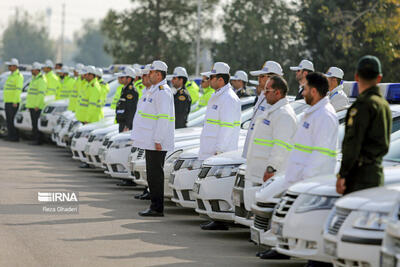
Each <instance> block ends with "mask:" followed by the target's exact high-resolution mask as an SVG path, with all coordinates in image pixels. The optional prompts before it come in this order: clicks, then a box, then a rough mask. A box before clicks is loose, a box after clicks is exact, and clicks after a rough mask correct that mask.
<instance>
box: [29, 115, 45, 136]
mask: <svg viewBox="0 0 400 267" xmlns="http://www.w3.org/2000/svg"><path fill="white" fill-rule="evenodd" d="M41 112H42V110H41V109H38V110H37V111H36V110H35V109H34V108H30V109H29V113H30V114H31V121H32V137H33V140H35V141H37V142H38V143H40V142H41V141H42V134H41V133H40V132H39V129H38V121H39V117H40V113H41Z"/></svg>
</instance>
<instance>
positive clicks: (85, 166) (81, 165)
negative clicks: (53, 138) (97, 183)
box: [79, 162, 90, 169]
mask: <svg viewBox="0 0 400 267" xmlns="http://www.w3.org/2000/svg"><path fill="white" fill-rule="evenodd" d="M79 168H82V169H88V168H90V166H89V164H87V163H85V162H82V163H81V164H80V165H79Z"/></svg>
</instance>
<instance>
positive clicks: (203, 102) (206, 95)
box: [199, 75, 215, 108]
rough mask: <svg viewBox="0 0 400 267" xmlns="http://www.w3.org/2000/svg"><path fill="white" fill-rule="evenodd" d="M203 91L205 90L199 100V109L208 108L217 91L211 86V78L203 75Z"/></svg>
mask: <svg viewBox="0 0 400 267" xmlns="http://www.w3.org/2000/svg"><path fill="white" fill-rule="evenodd" d="M201 89H202V90H203V95H202V96H201V97H200V100H199V108H201V107H206V106H207V103H208V100H210V98H211V96H212V94H213V93H214V92H215V90H214V89H213V88H212V87H211V86H210V78H209V77H207V76H205V75H203V76H202V79H201Z"/></svg>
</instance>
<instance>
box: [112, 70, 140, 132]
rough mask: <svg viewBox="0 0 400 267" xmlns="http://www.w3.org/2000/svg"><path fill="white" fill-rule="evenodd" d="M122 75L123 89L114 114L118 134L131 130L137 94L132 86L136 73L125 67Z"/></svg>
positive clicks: (137, 98)
mask: <svg viewBox="0 0 400 267" xmlns="http://www.w3.org/2000/svg"><path fill="white" fill-rule="evenodd" d="M122 75H123V76H124V79H123V82H124V88H122V91H121V96H120V98H119V101H118V103H117V108H116V109H115V113H116V120H117V122H118V124H119V132H126V131H129V130H132V121H133V117H134V116H135V113H136V108H137V103H138V100H139V93H138V92H137V91H136V88H135V87H134V86H133V83H134V80H135V77H136V76H137V74H136V71H135V70H134V69H133V68H131V67H127V68H126V69H125V70H124V72H123V74H122Z"/></svg>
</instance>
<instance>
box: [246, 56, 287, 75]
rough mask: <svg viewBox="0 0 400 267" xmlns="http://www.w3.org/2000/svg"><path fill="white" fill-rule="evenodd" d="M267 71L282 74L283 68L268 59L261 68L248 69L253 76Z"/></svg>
mask: <svg viewBox="0 0 400 267" xmlns="http://www.w3.org/2000/svg"><path fill="white" fill-rule="evenodd" d="M267 73H274V74H277V75H280V76H282V75H283V70H282V67H281V65H280V64H279V63H278V62H275V61H272V60H269V61H265V63H264V65H263V66H262V67H261V70H255V71H250V74H251V75H253V76H259V75H261V74H267Z"/></svg>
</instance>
